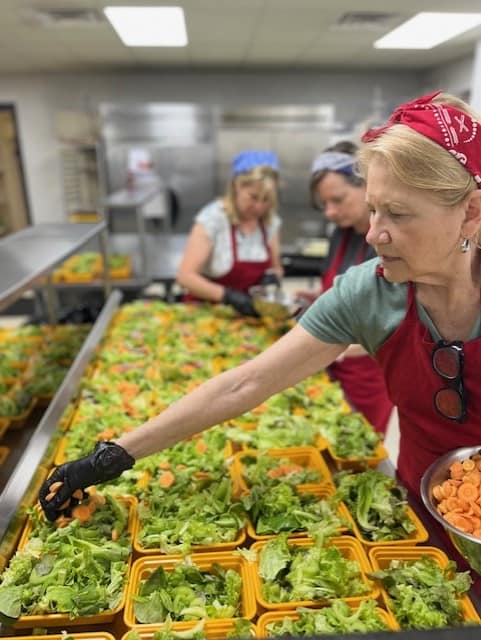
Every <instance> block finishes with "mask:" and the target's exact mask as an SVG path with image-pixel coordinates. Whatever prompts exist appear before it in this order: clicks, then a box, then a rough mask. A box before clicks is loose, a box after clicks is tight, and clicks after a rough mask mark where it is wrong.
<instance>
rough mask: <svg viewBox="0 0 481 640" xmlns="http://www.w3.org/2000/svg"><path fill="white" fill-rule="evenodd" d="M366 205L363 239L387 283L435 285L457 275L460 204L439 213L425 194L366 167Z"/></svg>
mask: <svg viewBox="0 0 481 640" xmlns="http://www.w3.org/2000/svg"><path fill="white" fill-rule="evenodd" d="M366 200H367V206H368V209H369V211H370V216H371V217H370V227H369V231H368V233H367V236H366V240H367V242H369V244H371V245H372V246H373V247H374V248H375V249H376V252H377V254H378V255H379V257H380V259H381V265H382V266H383V267H384V276H385V278H386V279H387V280H389V281H390V282H406V281H408V280H411V281H413V282H423V283H427V284H441V283H443V282H445V281H446V280H447V279H450V278H452V276H453V275H455V273H456V272H457V269H456V263H457V260H458V259H459V256H460V250H459V243H460V239H461V225H462V222H463V220H464V217H465V211H464V206H463V204H460V205H457V206H455V207H444V206H442V205H441V204H439V203H437V202H436V201H435V200H433V199H432V198H431V197H429V196H428V195H427V194H426V192H424V191H421V190H420V189H412V188H410V187H407V186H406V185H405V184H403V183H402V182H401V181H400V180H398V179H397V178H396V177H395V176H394V175H393V173H392V171H391V169H390V168H389V166H388V164H387V163H386V162H385V161H384V160H383V159H382V158H380V157H374V158H373V159H372V161H371V162H370V164H369V167H368V173H367V183H366Z"/></svg>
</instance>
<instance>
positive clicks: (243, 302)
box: [222, 287, 259, 317]
mask: <svg viewBox="0 0 481 640" xmlns="http://www.w3.org/2000/svg"><path fill="white" fill-rule="evenodd" d="M222 302H223V303H224V304H230V305H231V307H234V309H235V310H236V311H238V312H239V313H241V314H242V315H243V316H255V317H258V316H259V314H258V313H257V311H256V310H255V309H254V304H253V302H252V298H251V296H250V295H249V294H248V293H244V292H243V291H238V290H237V289H229V287H226V289H225V291H224V297H223V298H222Z"/></svg>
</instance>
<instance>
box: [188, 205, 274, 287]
mask: <svg viewBox="0 0 481 640" xmlns="http://www.w3.org/2000/svg"><path fill="white" fill-rule="evenodd" d="M195 222H197V223H198V224H200V225H202V227H203V229H204V231H205V232H206V234H207V236H208V237H209V239H210V241H211V242H212V245H213V246H212V253H211V255H210V258H209V260H208V262H207V264H206V265H205V267H204V269H203V273H204V275H206V276H207V277H209V278H219V277H221V276H223V275H225V274H226V273H228V272H229V271H230V270H231V269H232V265H233V263H234V256H233V252H232V241H231V224H230V221H229V218H228V217H227V214H226V212H225V210H224V208H223V206H222V201H221V200H214V201H213V202H210V203H209V204H207V205H206V206H205V207H203V208H202V209H201V210H200V211H199V213H198V214H197V215H196V217H195ZM280 226H281V219H280V218H279V216H278V215H275V216H274V217H273V218H272V220H271V222H270V223H269V224H267V225H265V231H266V235H267V241H268V242H269V243H270V242H271V240H272V238H273V237H274V236H275V234H276V233H277V232H278V230H279V228H280ZM235 233H236V240H237V258H238V260H242V261H243V262H244V261H245V262H261V261H263V260H267V258H268V253H267V250H266V247H265V245H264V239H263V236H262V231H261V228H260V227H258V228H257V229H255V231H252V232H251V233H248V234H246V233H244V232H243V231H241V230H240V229H236V231H235Z"/></svg>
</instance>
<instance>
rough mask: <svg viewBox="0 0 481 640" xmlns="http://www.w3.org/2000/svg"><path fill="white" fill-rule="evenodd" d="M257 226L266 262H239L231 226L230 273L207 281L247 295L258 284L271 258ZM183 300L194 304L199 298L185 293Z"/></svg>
mask: <svg viewBox="0 0 481 640" xmlns="http://www.w3.org/2000/svg"><path fill="white" fill-rule="evenodd" d="M259 226H260V230H261V233H262V240H263V243H264V246H265V248H266V251H267V256H268V257H267V260H261V261H259V262H248V261H246V260H239V258H238V254H237V238H236V227H235V226H234V225H232V224H231V226H230V235H231V242H232V257H233V263H232V267H231V269H230V271H228V272H227V273H225V274H224V275H223V276H220V277H219V278H209V280H211V281H212V282H216V283H217V284H221V285H223V286H224V287H231V288H232V289H237V290H239V291H244V293H248V290H249V289H250V288H251V287H253V286H254V285H256V284H259V283H260V281H261V279H262V276H263V275H264V273H265V272H266V271H267V269H269V268H270V266H271V264H272V256H271V249H270V247H269V243H268V241H267V234H266V230H265V228H264V225H263V224H262V223H260V225H259ZM183 300H184V302H194V301H199V298H196V297H195V296H193V295H192V294H190V293H186V294H185V295H184V297H183Z"/></svg>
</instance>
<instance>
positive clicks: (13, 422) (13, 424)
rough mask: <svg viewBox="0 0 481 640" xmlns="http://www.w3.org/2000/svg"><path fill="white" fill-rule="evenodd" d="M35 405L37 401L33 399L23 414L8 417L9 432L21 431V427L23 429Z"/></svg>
mask: <svg viewBox="0 0 481 640" xmlns="http://www.w3.org/2000/svg"><path fill="white" fill-rule="evenodd" d="M36 404H37V399H36V398H35V397H33V398H32V400H31V402H30V404H29V406H28V407H27V408H26V409H25V411H24V412H23V413H20V414H19V415H18V416H10V418H9V420H10V425H9V427H8V428H9V430H11V431H16V430H17V429H21V428H22V427H24V426H25V423H26V421H27V419H28V417H29V415H30V414H31V413H32V411H33V410H34V409H35V405H36Z"/></svg>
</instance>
